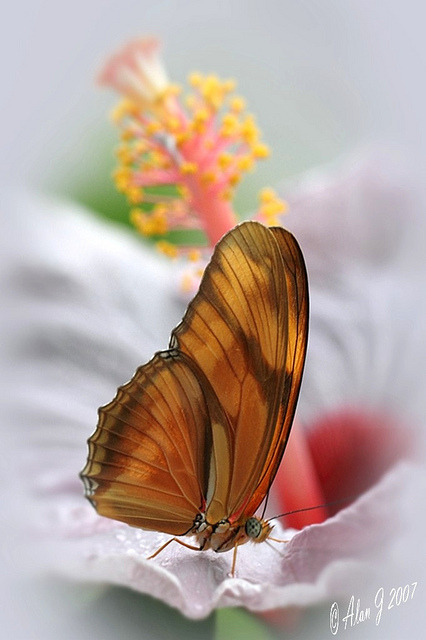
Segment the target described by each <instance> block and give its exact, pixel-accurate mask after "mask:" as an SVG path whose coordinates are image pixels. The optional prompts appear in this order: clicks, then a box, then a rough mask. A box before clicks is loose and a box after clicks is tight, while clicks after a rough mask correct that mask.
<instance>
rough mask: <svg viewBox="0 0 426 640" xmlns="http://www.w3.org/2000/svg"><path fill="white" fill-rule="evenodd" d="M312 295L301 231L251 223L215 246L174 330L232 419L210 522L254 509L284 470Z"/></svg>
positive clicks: (220, 452)
mask: <svg viewBox="0 0 426 640" xmlns="http://www.w3.org/2000/svg"><path fill="white" fill-rule="evenodd" d="M307 300H308V294H307V278H306V270H305V266H304V261H303V257H302V254H301V252H300V249H299V247H298V245H297V243H296V240H295V239H294V238H293V236H292V235H291V234H290V233H288V232H287V231H285V230H284V229H268V228H266V227H264V226H263V225H261V224H259V223H256V222H247V223H243V224H241V225H239V226H238V227H236V228H235V229H234V230H233V231H232V232H231V233H229V234H227V235H226V236H225V237H224V238H223V239H222V240H221V242H220V243H219V245H218V246H217V247H216V250H215V253H214V256H213V259H212V261H211V263H210V264H209V266H208V267H207V269H206V272H205V276H204V278H203V280H202V282H201V285H200V289H199V292H198V293H197V295H196V296H195V298H194V300H193V301H192V302H191V304H190V305H189V307H188V310H187V313H186V315H185V317H184V319H183V321H182V323H181V324H180V325H179V326H178V327H177V328H176V329H175V330H174V332H173V334H172V340H171V345H172V346H173V347H177V348H179V349H180V350H181V351H183V352H184V353H186V354H188V356H190V357H191V359H192V360H193V361H195V362H196V363H197V365H198V367H199V368H200V369H201V370H202V371H203V373H204V375H205V377H206V378H207V379H208V380H209V382H210V384H211V386H212V388H213V391H214V393H215V395H216V396H217V398H218V400H219V402H220V404H221V407H222V408H223V410H224V412H225V414H226V416H227V418H228V420H227V424H225V425H224V428H225V429H227V430H228V433H227V437H223V428H221V430H220V434H219V435H220V437H216V432H215V428H214V426H213V428H212V438H213V450H214V459H215V477H214V482H215V486H214V488H213V489H212V487H210V494H211V499H210V500H208V508H207V514H206V517H207V520H208V521H209V522H217V521H219V520H221V519H223V518H230V519H231V521H236V520H237V519H238V518H239V517H240V516H241V515H242V514H247V515H252V514H253V513H254V511H255V510H256V509H257V507H258V506H259V504H260V503H261V502H262V500H263V499H264V497H265V495H266V493H267V491H268V489H269V486H270V484H271V482H272V480H273V478H274V476H275V473H276V471H277V468H278V465H279V462H280V460H281V457H282V454H283V451H284V448H285V445H286V442H287V438H288V435H289V431H290V427H291V423H292V419H293V414H294V411H295V406H296V401H297V396H298V392H299V386H300V380H301V374H302V370H303V362H304V355H305V349H306V340H307ZM212 468H213V465H212ZM210 484H211V482H210ZM218 493H220V500H219V501H218V500H216V496H217V494H218Z"/></svg>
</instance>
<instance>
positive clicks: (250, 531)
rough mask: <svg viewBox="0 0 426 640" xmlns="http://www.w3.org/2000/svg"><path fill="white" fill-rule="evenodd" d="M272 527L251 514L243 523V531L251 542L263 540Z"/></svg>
mask: <svg viewBox="0 0 426 640" xmlns="http://www.w3.org/2000/svg"><path fill="white" fill-rule="evenodd" d="M272 529H273V527H272V526H271V525H270V524H269V522H266V521H265V520H262V519H261V518H257V517H256V516H252V517H251V518H248V519H247V520H246V523H245V525H244V533H245V534H246V536H247V537H248V538H249V540H251V541H252V542H263V541H264V540H266V538H268V537H269V534H270V533H271V531H272Z"/></svg>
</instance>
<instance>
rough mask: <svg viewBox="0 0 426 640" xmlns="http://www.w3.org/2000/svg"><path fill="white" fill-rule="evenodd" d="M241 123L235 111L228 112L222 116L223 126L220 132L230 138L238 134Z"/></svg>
mask: <svg viewBox="0 0 426 640" xmlns="http://www.w3.org/2000/svg"><path fill="white" fill-rule="evenodd" d="M239 130H240V123H239V121H238V118H237V116H236V115H235V114H234V113H226V114H225V115H224V116H223V118H222V127H221V129H220V133H221V135H222V136H224V137H225V138H230V137H232V136H235V135H237V134H238V132H239Z"/></svg>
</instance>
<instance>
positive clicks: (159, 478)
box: [81, 352, 211, 535]
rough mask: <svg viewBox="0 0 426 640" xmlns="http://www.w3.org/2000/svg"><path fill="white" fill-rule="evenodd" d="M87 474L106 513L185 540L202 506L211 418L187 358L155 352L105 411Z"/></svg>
mask: <svg viewBox="0 0 426 640" xmlns="http://www.w3.org/2000/svg"><path fill="white" fill-rule="evenodd" d="M88 444H89V456H88V461H87V464H86V467H85V468H84V469H83V471H82V473H81V476H82V479H83V482H84V484H85V488H86V496H87V497H88V498H89V500H90V501H91V502H92V504H93V505H94V506H95V507H96V510H97V511H98V513H100V514H101V515H103V516H107V517H110V518H114V519H115V520H122V521H123V522H126V523H128V524H130V525H132V526H136V527H141V528H144V529H152V530H155V531H163V532H165V533H170V534H173V535H182V534H184V533H186V532H187V531H188V530H189V529H191V528H192V526H193V521H194V517H195V515H196V514H197V513H198V512H199V510H200V508H201V507H202V505H203V500H204V495H205V493H206V483H207V475H208V467H207V465H206V463H207V462H208V461H209V459H210V449H211V438H210V416H209V411H208V409H207V404H206V401H205V396H204V394H203V392H202V389H201V388H200V382H199V380H198V377H197V375H195V374H194V372H193V370H192V369H191V367H190V366H189V365H188V363H187V362H186V361H185V358H182V357H179V355H178V354H177V355H176V356H175V357H172V356H170V354H169V352H163V353H159V354H156V355H155V356H154V358H153V359H152V360H151V361H150V362H149V363H148V364H146V365H145V366H143V367H140V368H139V369H138V370H137V371H136V373H135V375H134V376H133V378H132V380H130V382H128V383H127V384H125V385H123V386H122V387H120V388H119V389H118V392H117V395H116V397H115V398H114V400H112V402H110V403H109V404H108V405H106V406H105V407H102V408H101V409H100V410H99V422H98V426H97V429H96V431H95V433H94V434H93V435H92V436H91V438H90V439H89V442H88Z"/></svg>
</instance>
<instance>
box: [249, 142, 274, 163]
mask: <svg viewBox="0 0 426 640" xmlns="http://www.w3.org/2000/svg"><path fill="white" fill-rule="evenodd" d="M252 151H253V155H254V157H255V158H258V159H261V158H267V157H268V156H269V155H270V154H271V151H270V149H269V147H268V145H266V144H263V143H260V142H259V143H257V144H255V145H254V147H253V148H252Z"/></svg>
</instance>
